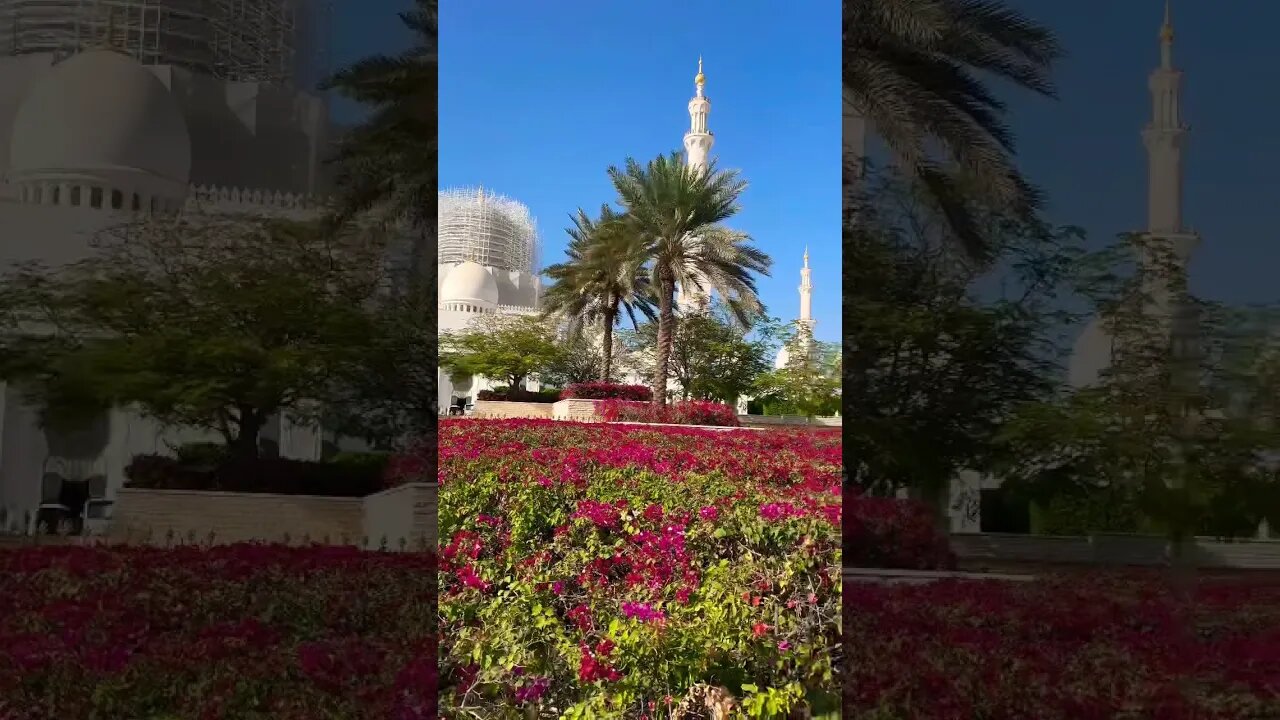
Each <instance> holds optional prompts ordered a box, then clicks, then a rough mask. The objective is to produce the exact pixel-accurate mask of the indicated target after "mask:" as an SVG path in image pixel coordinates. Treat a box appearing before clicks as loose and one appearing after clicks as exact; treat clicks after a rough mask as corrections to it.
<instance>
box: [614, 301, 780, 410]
mask: <svg viewBox="0 0 1280 720" xmlns="http://www.w3.org/2000/svg"><path fill="white" fill-rule="evenodd" d="M780 332H781V331H780V330H779V328H778V323H777V322H776V321H774V320H772V319H770V318H767V317H764V316H758V317H755V318H753V319H751V320H750V324H749V325H748V326H745V327H744V326H742V325H739V324H738V322H737V320H736V318H734V317H733V313H732V311H731V310H729V309H728V308H726V307H725V306H724V305H723V304H722V303H721V302H719V301H718V300H716V301H713V302H712V303H711V304H710V305H708V307H707V308H705V309H704V310H703V311H701V312H693V313H689V314H686V315H683V316H680V317H677V318H676V319H675V331H674V333H673V338H672V344H671V356H670V361H669V362H668V365H667V371H668V379H669V380H671V381H674V382H675V384H676V386H677V387H678V388H679V389H680V395H681V397H682V398H683V399H685V400H690V399H696V400H716V401H719V402H724V403H732V402H734V401H736V400H737V398H738V397H740V396H742V395H745V394H748V393H749V392H751V391H752V389H753V388H754V387H755V382H756V379H757V377H759V375H760V374H761V373H764V372H766V371H768V369H769V367H770V364H771V363H770V358H771V357H772V354H773V351H774V349H775V348H776V346H777V340H776V337H777V336H778V335H779V334H780ZM658 334H659V326H658V323H653V322H650V323H645V324H642V325H640V326H639V327H638V328H637V330H636V331H635V332H634V333H627V334H626V336H625V345H626V346H627V348H628V354H629V355H630V357H631V358H632V367H633V369H634V370H636V371H637V372H638V373H640V374H642V375H649V376H650V377H652V376H653V372H654V368H655V366H656V364H657V358H656V357H655V353H654V352H653V348H655V347H656V346H657V341H658Z"/></svg>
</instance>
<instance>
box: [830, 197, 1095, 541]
mask: <svg viewBox="0 0 1280 720" xmlns="http://www.w3.org/2000/svg"><path fill="white" fill-rule="evenodd" d="M868 180H869V182H868V183H867V184H866V185H865V186H864V188H863V190H862V191H861V192H860V194H859V196H858V198H857V201H856V203H855V204H854V205H852V206H851V207H850V208H849V209H848V211H847V215H846V224H845V229H844V249H843V256H844V267H845V274H844V293H843V303H844V312H843V317H844V322H843V331H844V347H843V355H844V357H843V361H842V364H843V368H844V373H845V375H844V383H843V390H842V405H843V412H842V415H843V418H844V419H843V426H844V432H845V443H846V446H847V447H848V448H849V457H850V458H853V459H854V460H853V461H852V462H851V463H850V465H849V467H848V468H847V472H848V477H849V481H850V482H853V483H855V484H857V485H859V486H861V487H862V488H863V489H864V490H865V491H867V492H871V493H886V494H887V493H893V492H896V491H897V490H899V489H903V488H905V489H907V490H909V491H910V492H911V493H912V494H914V495H915V496H917V497H920V498H922V499H924V500H926V501H928V502H929V503H930V504H931V505H932V506H933V507H934V510H935V512H936V514H937V517H938V520H939V522H940V523H941V522H942V521H943V519H944V517H945V514H944V511H945V505H946V498H947V493H948V491H949V487H950V483H951V480H952V479H953V478H955V477H956V476H957V475H958V474H959V473H960V472H961V471H962V470H973V471H977V472H983V471H986V470H988V469H989V468H990V466H991V463H992V461H993V459H994V457H995V453H996V452H997V449H998V445H997V443H996V441H995V437H996V432H997V430H998V429H999V428H1000V427H1001V426H1002V424H1003V423H1004V422H1005V421H1006V420H1007V419H1008V417H1009V416H1010V414H1011V413H1012V412H1013V410H1014V409H1015V408H1017V407H1019V406H1020V405H1022V404H1024V403H1026V402H1030V401H1033V400H1037V399H1041V398H1044V397H1046V396H1047V395H1048V394H1049V393H1051V392H1052V390H1053V389H1054V387H1055V378H1056V374H1057V372H1058V364H1057V363H1058V361H1059V359H1060V357H1061V355H1062V352H1063V349H1064V348H1063V347H1062V345H1063V342H1064V340H1065V332H1066V330H1067V329H1068V328H1069V327H1070V325H1071V323H1073V322H1074V321H1075V319H1076V317H1077V315H1076V314H1073V313H1070V312H1067V311H1064V310H1062V309H1061V308H1060V306H1059V303H1058V299H1057V298H1058V294H1059V293H1060V292H1062V291H1063V290H1065V289H1069V288H1070V287H1073V286H1074V285H1076V284H1077V283H1079V282H1082V281H1081V280H1079V279H1078V278H1077V277H1076V276H1077V275H1084V274H1086V273H1085V271H1086V270H1090V272H1092V268H1093V267H1094V266H1095V265H1096V263H1095V262H1094V261H1093V259H1092V258H1091V256H1090V255H1089V254H1088V253H1086V252H1085V251H1084V249H1083V238H1082V237H1081V236H1080V233H1079V231H1077V230H1075V229H1073V228H1063V229H1055V228H1050V227H1047V226H1045V225H1044V224H1042V223H1039V222H1034V221H1028V220H1026V219H1025V218H1022V217H1020V216H1018V215H1001V214H995V213H992V214H989V215H984V216H983V217H982V218H981V222H982V224H983V227H984V232H985V233H986V234H987V235H988V236H989V237H992V238H995V241H994V242H995V243H996V245H995V247H996V248H997V249H996V251H995V254H994V255H993V257H994V258H996V259H997V260H998V262H997V263H996V265H995V268H994V269H993V270H990V271H988V270H986V269H985V267H986V264H985V263H983V264H979V263H976V262H971V261H969V259H968V258H967V257H966V256H965V255H964V254H963V253H960V252H959V251H958V249H957V244H956V242H955V235H954V232H953V230H952V228H951V227H950V225H949V223H947V222H945V216H944V214H943V212H942V211H941V209H940V208H938V207H937V205H936V204H935V203H934V202H933V198H932V195H931V193H929V192H928V190H927V188H924V187H922V186H921V185H920V184H919V183H918V182H917V181H916V180H915V179H914V177H912V176H910V175H909V174H906V175H899V174H895V173H893V172H884V173H872V174H871V175H870V176H869V177H868ZM997 278H998V279H999V282H997V281H996V279H997Z"/></svg>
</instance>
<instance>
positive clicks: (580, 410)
mask: <svg viewBox="0 0 1280 720" xmlns="http://www.w3.org/2000/svg"><path fill="white" fill-rule="evenodd" d="M603 402H605V401H604V400H583V399H581V398H571V399H568V400H560V401H558V402H556V403H554V404H552V406H551V416H552V417H553V418H555V419H556V420H568V421H571V422H600V421H601V420H603V417H602V416H601V415H600V403H603Z"/></svg>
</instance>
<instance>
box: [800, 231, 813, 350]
mask: <svg viewBox="0 0 1280 720" xmlns="http://www.w3.org/2000/svg"><path fill="white" fill-rule="evenodd" d="M800 324H801V325H804V326H805V327H807V328H809V332H810V333H812V332H813V326H814V320H813V280H812V271H811V270H809V248H808V246H805V249H804V267H803V268H801V269H800Z"/></svg>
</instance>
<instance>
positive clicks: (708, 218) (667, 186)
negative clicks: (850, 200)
mask: <svg viewBox="0 0 1280 720" xmlns="http://www.w3.org/2000/svg"><path fill="white" fill-rule="evenodd" d="M609 177H610V179H612V181H613V186H614V189H615V190H616V191H617V193H618V202H619V204H620V205H621V206H622V208H623V209H624V210H625V211H626V218H627V223H628V224H630V225H631V229H632V232H634V233H636V234H637V235H638V236H639V237H640V238H641V239H642V241H643V243H644V248H645V251H644V254H645V255H646V256H647V257H648V258H649V259H650V261H651V262H650V270H651V276H652V281H653V285H654V289H655V291H656V293H657V296H658V337H657V344H656V348H655V351H656V362H655V363H654V368H653V384H654V388H653V401H654V402H655V403H658V404H663V403H665V402H666V401H667V383H666V379H667V378H668V377H669V376H670V371H669V367H668V366H669V364H670V361H671V347H672V343H673V340H674V333H675V324H676V323H675V292H676V287H677V286H679V287H681V288H684V289H685V290H687V291H697V292H706V291H715V292H716V293H718V294H719V295H720V297H721V298H723V299H724V301H725V303H726V307H727V308H728V309H729V310H730V312H731V313H732V314H733V315H734V316H735V317H736V318H737V319H738V320H739V322H741V323H742V324H743V325H747V324H749V322H750V318H751V317H752V316H753V315H756V314H758V313H760V312H761V311H762V310H763V306H762V305H761V304H760V299H759V297H758V296H757V294H756V284H755V279H754V278H753V277H752V273H759V274H762V275H767V274H768V272H769V265H770V263H771V261H770V259H769V256H768V255H766V254H765V253H763V252H762V251H760V250H759V249H758V248H756V247H754V246H752V245H751V244H750V237H748V236H747V235H746V234H745V233H741V232H737V231H734V230H729V229H728V228H726V227H724V226H722V225H721V223H723V222H724V221H726V220H728V219H729V218H730V217H732V216H733V215H734V214H735V213H737V211H738V198H739V197H740V196H741V195H742V191H743V190H744V189H746V183H745V182H743V181H742V180H740V179H739V178H738V174H737V173H736V172H731V171H721V170H717V169H716V167H715V165H714V164H712V165H709V166H708V167H707V168H706V169H704V170H700V169H697V168H690V167H688V166H686V165H685V164H684V162H683V161H682V159H681V156H680V153H678V152H677V153H671V154H670V155H668V156H658V157H657V158H655V159H654V160H652V161H650V162H649V163H648V165H641V164H640V163H639V162H637V161H636V160H634V159H632V158H628V159H627V161H626V163H625V165H624V166H623V167H611V168H609Z"/></svg>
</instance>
